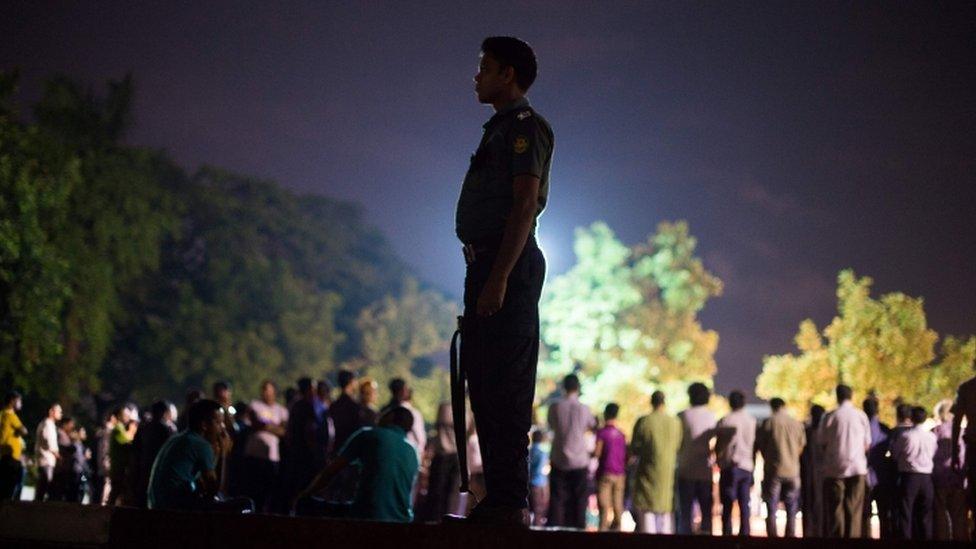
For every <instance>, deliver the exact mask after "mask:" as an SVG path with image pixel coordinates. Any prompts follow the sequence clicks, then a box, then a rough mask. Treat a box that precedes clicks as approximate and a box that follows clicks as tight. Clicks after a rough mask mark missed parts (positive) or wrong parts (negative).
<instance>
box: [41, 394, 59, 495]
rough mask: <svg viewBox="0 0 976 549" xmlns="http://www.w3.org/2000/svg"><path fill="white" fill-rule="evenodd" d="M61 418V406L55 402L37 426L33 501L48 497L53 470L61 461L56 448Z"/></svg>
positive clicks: (52, 479)
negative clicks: (35, 480)
mask: <svg viewBox="0 0 976 549" xmlns="http://www.w3.org/2000/svg"><path fill="white" fill-rule="evenodd" d="M61 417H62V412H61V405H60V404H58V403H57V402H55V403H53V404H51V406H50V407H48V410H47V416H46V417H45V418H44V419H43V420H41V422H40V423H39V424H38V425H37V431H36V433H35V436H34V459H35V462H36V463H37V485H36V486H35V488H34V501H44V500H45V499H46V498H47V497H48V496H49V495H50V491H51V483H52V482H53V481H54V468H55V466H56V465H57V464H58V460H60V459H61V452H60V450H59V448H58V422H59V421H61Z"/></svg>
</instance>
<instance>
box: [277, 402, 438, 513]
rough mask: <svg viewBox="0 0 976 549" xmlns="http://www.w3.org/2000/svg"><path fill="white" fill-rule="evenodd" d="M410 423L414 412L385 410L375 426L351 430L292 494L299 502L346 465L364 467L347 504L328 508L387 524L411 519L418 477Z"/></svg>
mask: <svg viewBox="0 0 976 549" xmlns="http://www.w3.org/2000/svg"><path fill="white" fill-rule="evenodd" d="M412 427H413V414H412V413H411V412H410V411H409V410H407V409H406V408H403V407H397V408H393V409H392V410H389V411H387V412H386V413H384V414H383V415H382V416H381V417H380V420H379V425H377V426H376V427H364V428H362V429H360V430H359V431H357V432H355V433H354V434H353V435H352V436H351V437H349V439H348V440H347V441H346V444H345V445H344V446H343V447H342V448H341V449H340V450H339V453H338V455H337V456H336V458H335V459H334V460H332V462H331V463H329V465H328V466H326V467H325V469H324V470H322V472H321V473H319V474H318V475H317V476H316V477H315V479H314V480H313V481H312V482H311V483H310V484H309V485H308V486H307V487H306V488H305V489H304V490H302V491H301V492H300V493H299V494H298V497H297V498H295V504H293V506H292V507H293V508H294V507H297V506H299V502H300V501H302V500H304V499H306V498H309V497H311V496H314V495H316V494H318V493H319V492H321V491H322V490H323V489H324V488H326V487H327V486H328V485H329V483H330V482H332V480H333V479H334V478H336V475H337V474H338V473H339V472H340V471H342V470H343V469H345V468H346V467H348V466H349V465H358V466H359V467H360V468H361V469H362V474H361V475H360V479H361V480H360V483H359V486H358V487H357V489H356V495H355V497H354V498H353V500H352V503H351V504H350V505H349V506H348V507H347V508H343V507H342V506H336V505H331V506H329V507H328V509H329V510H331V512H329V511H326V512H325V514H339V515H341V516H345V517H348V518H355V519H369V520H379V521H388V522H411V521H412V520H413V501H412V498H413V486H414V482H415V481H416V479H417V470H418V467H419V463H418V462H417V452H416V450H415V449H414V447H413V446H412V445H411V444H410V443H408V442H407V441H406V435H407V433H409V432H410V429H411V428H412Z"/></svg>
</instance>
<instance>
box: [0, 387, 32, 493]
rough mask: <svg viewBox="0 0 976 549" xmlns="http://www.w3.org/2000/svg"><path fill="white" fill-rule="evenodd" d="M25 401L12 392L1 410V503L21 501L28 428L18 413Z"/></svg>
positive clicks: (7, 396) (8, 394)
mask: <svg viewBox="0 0 976 549" xmlns="http://www.w3.org/2000/svg"><path fill="white" fill-rule="evenodd" d="M22 405H23V399H22V398H21V396H20V393H18V392H17V391H10V392H8V393H7V395H6V397H5V398H4V399H3V410H0V501H5V500H7V501H9V500H13V501H19V500H20V491H21V488H23V486H24V462H23V456H22V454H23V452H24V438H23V437H24V436H26V435H27V428H26V427H24V423H23V422H22V421H21V420H20V417H19V416H18V415H17V412H19V411H20V408H21V406H22Z"/></svg>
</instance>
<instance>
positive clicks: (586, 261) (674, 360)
mask: <svg viewBox="0 0 976 549" xmlns="http://www.w3.org/2000/svg"><path fill="white" fill-rule="evenodd" d="M696 244H697V243H696V241H695V239H694V238H693V237H691V236H690V234H689V232H688V227H687V224H686V223H684V222H677V223H661V224H660V225H659V226H658V229H657V231H656V232H655V233H654V234H653V235H651V236H650V237H649V238H648V240H647V241H646V242H645V243H643V244H641V245H638V246H634V247H627V246H625V245H624V244H622V243H621V242H620V241H619V240H617V238H616V236H615V235H614V234H613V231H611V230H610V228H609V227H608V226H607V225H606V224H604V223H595V224H593V225H591V226H590V227H589V228H585V229H584V228H580V229H577V230H576V240H575V242H574V251H575V252H576V257H577V263H576V265H574V266H573V268H571V269H570V270H569V271H568V272H567V273H566V274H564V275H562V276H559V277H556V279H555V280H553V281H552V282H551V283H550V284H548V285H547V287H546V291H545V293H544V295H543V298H542V302H541V311H540V312H541V317H542V342H543V344H544V346H545V349H546V351H547V352H546V354H545V356H544V359H543V360H542V362H541V363H540V368H539V370H540V376H539V377H540V383H539V393H540V396H542V397H545V396H546V395H547V394H549V393H551V392H552V391H553V390H555V389H556V388H557V385H558V382H559V380H560V379H561V378H562V377H563V376H564V375H566V374H568V373H570V372H574V371H575V372H577V373H578V374H579V375H580V376H581V381H582V385H583V400H584V402H586V403H587V404H588V405H590V406H592V407H596V406H600V405H602V404H605V403H607V402H610V401H614V402H618V403H620V404H622V405H623V406H622V418H621V419H622V423H623V424H624V425H632V424H633V419H635V418H636V416H637V415H639V414H640V413H641V412H642V411H643V410H646V409H647V406H648V405H647V401H648V397H649V395H650V393H651V391H653V390H654V389H657V388H660V389H662V390H666V391H667V393H668V394H669V397H670V398H669V403H670V405H671V406H678V405H680V403H681V402H683V400H684V399H686V397H685V396H684V389H685V388H686V387H687V384H688V383H691V382H693V381H705V382H707V383H709V384H710V383H711V378H712V376H713V375H714V374H715V371H716V366H715V360H714V353H715V350H716V348H717V345H718V334H717V333H715V332H714V331H711V330H704V329H703V328H702V327H701V325H700V323H699V322H698V320H697V314H698V312H699V311H700V310H701V309H702V308H703V307H704V306H705V303H706V302H707V300H708V299H709V298H710V297H714V296H717V295H720V293H721V290H722V283H721V281H720V280H718V278H716V277H715V276H713V275H712V274H710V273H708V272H707V271H706V270H705V268H704V267H703V265H702V263H701V261H700V260H699V259H698V258H697V257H695V255H694V250H695V246H696Z"/></svg>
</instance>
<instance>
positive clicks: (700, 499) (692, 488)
mask: <svg viewBox="0 0 976 549" xmlns="http://www.w3.org/2000/svg"><path fill="white" fill-rule="evenodd" d="M677 484H678V528H677V533H678V534H684V535H688V534H691V533H693V532H692V529H691V526H692V523H693V522H694V520H693V511H694V507H695V503H698V509H699V511H700V512H701V527H700V528H699V531H700V532H702V533H703V534H706V535H709V536H710V535H712V505H713V504H714V498H713V497H712V481H710V480H692V479H685V478H680V477H679V478H678V482H677Z"/></svg>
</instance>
